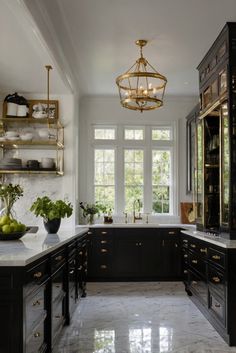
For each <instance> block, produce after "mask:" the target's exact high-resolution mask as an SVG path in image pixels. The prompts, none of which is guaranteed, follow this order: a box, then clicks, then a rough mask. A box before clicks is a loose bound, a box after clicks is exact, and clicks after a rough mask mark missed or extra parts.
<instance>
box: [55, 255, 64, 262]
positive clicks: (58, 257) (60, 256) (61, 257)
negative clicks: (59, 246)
mask: <svg viewBox="0 0 236 353" xmlns="http://www.w3.org/2000/svg"><path fill="white" fill-rule="evenodd" d="M62 259H63V256H62V255H59V256H57V257H55V260H56V261H61V260H62Z"/></svg>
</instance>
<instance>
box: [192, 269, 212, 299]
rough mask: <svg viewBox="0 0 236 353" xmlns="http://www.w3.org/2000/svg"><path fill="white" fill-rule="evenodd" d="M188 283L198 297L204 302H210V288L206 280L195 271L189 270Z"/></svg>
mask: <svg viewBox="0 0 236 353" xmlns="http://www.w3.org/2000/svg"><path fill="white" fill-rule="evenodd" d="M188 285H189V288H190V290H191V291H193V292H194V293H195V295H196V297H197V298H198V299H199V300H200V301H201V302H202V303H203V304H204V305H207V303H208V289H207V283H206V280H205V279H203V278H202V277H201V276H200V275H198V274H196V273H195V272H194V271H191V270H188Z"/></svg>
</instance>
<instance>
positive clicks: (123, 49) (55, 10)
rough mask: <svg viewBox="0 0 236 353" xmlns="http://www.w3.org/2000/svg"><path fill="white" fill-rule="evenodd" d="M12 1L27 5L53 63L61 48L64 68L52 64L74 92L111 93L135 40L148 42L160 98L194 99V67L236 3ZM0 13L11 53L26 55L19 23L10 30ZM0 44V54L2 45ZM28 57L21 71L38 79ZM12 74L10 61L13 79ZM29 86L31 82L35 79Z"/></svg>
mask: <svg viewBox="0 0 236 353" xmlns="http://www.w3.org/2000/svg"><path fill="white" fill-rule="evenodd" d="M2 1H4V0H0V2H2ZM5 1H6V2H7V0H5ZM11 1H13V2H14V1H15V2H17V0H10V2H11ZM18 1H21V2H24V3H25V4H26V5H27V7H28V9H29V10H30V12H31V14H32V16H33V17H34V20H35V22H36V23H37V25H38V27H39V29H40V30H41V32H42V33H43V36H44V39H45V40H46V42H47V43H48V45H49V47H50V48H51V50H52V52H54V57H55V58H56V59H57V58H58V59H59V55H55V50H57V52H59V51H58V48H59V47H60V54H61V57H63V58H64V63H65V62H66V63H67V64H68V67H65V65H64V67H62V66H63V65H62V64H63V62H62V61H61V62H60V63H59V66H60V67H61V72H62V73H63V74H65V75H67V77H69V76H70V75H71V80H74V82H75V84H76V85H77V86H78V88H79V91H80V94H81V95H114V94H116V95H117V88H116V84H115V78H116V76H118V75H119V74H121V73H123V72H124V71H126V70H127V69H128V68H129V67H130V66H131V65H132V64H133V63H134V61H135V60H136V59H137V57H138V49H137V47H136V46H135V44H134V41H135V40H136V39H139V38H144V39H148V40H149V41H150V42H149V44H148V46H147V47H146V48H144V54H145V56H146V57H147V59H148V60H149V62H150V63H151V64H152V65H153V66H154V67H155V68H156V69H158V71H159V72H160V73H162V74H163V75H165V76H167V78H168V84H167V91H166V93H167V94H169V95H178V96H179V95H184V96H186V95H187V96H188V95H197V93H198V74H197V70H196V66H197V65H198V64H199V62H200V61H201V59H202V58H203V56H204V54H205V53H206V51H207V50H208V49H209V47H210V45H211V44H212V43H213V41H214V40H215V39H216V37H217V35H218V34H219V32H220V30H221V29H222V28H223V26H224V24H225V22H227V21H232V22H234V21H236V1H235V0H225V1H222V0H50V1H49V0H40V1H39V0H18ZM0 14H1V16H0V26H1V27H2V26H3V24H2V21H3V22H4V26H7V27H8V32H9V33H10V35H11V37H14V36H16V37H17V38H18V39H17V40H18V47H17V48H16V49H15V53H17V57H18V55H19V53H20V52H21V51H22V50H23V51H26V50H27V48H26V45H25V43H24V42H22V41H21V40H20V32H21V29H20V25H21V23H18V27H19V28H18V29H17V28H16V29H15V30H14V31H13V30H12V28H11V27H12V23H7V21H6V20H5V19H4V17H5V16H4V14H2V4H1V12H0ZM40 17H41V20H40ZM15 21H16V22H17V16H15ZM46 24H47V25H48V28H49V30H48V32H46V31H45V27H46ZM1 27H0V30H1ZM13 27H14V26H13ZM14 28H15V27H14ZM24 38H25V37H24ZM55 43H56V44H57V47H56V46H55ZM28 44H29V43H28ZM8 46H10V43H9V42H8ZM53 46H54V47H55V48H54V47H53ZM0 47H1V52H2V40H1V42H0ZM54 49H55V50H54ZM6 50H7V43H5V49H4V51H6ZM31 50H32V51H33V50H34V48H32V49H31ZM11 54H12V55H13V54H14V50H11ZM30 54H31V53H29V59H28V63H27V65H25V68H24V70H25V75H27V70H30V75H32V76H31V77H35V75H37V80H39V79H41V80H42V77H43V75H42V72H41V73H40V75H39V74H38V67H37V68H36V67H35V63H34V62H33V61H32V60H31V55H30ZM62 54H63V55H62ZM1 55H2V54H1ZM15 61H17V60H15ZM4 65H5V64H4ZM11 65H12V64H11ZM11 65H10V63H9V64H8V65H7V67H5V71H6V72H5V73H4V70H3V69H2V66H3V65H2V61H0V82H1V81H2V79H1V77H2V76H3V77H4V80H3V82H5V84H6V82H7V77H8V76H7V71H9V68H10V66H11ZM27 67H28V69H27ZM68 68H70V70H68ZM19 69H20V68H19V65H18V64H17V63H16V64H15V67H13V70H14V75H17V72H18V71H19ZM69 71H70V72H69ZM28 72H29V71H28ZM12 77H13V73H12ZM33 81H34V84H36V82H35V79H34V80H33ZM11 82H12V78H11ZM32 85H33V82H32ZM32 88H34V87H32Z"/></svg>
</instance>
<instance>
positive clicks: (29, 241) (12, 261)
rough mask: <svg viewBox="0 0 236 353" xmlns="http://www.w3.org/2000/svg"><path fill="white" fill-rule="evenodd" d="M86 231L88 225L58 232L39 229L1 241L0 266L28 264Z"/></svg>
mask: <svg viewBox="0 0 236 353" xmlns="http://www.w3.org/2000/svg"><path fill="white" fill-rule="evenodd" d="M86 231H88V227H86V226H83V227H80V228H75V229H69V230H64V231H59V232H58V234H46V233H45V231H44V232H43V231H39V232H38V233H26V234H25V235H24V236H23V237H22V238H21V239H19V240H9V241H5V240H4V241H0V266H25V265H28V264H29V263H31V262H33V261H35V260H37V259H39V258H40V257H42V256H44V255H46V254H47V253H50V252H51V251H54V250H56V249H57V248H59V247H60V246H62V245H63V244H66V243H68V242H69V241H71V240H73V238H75V237H77V236H78V235H82V234H84V233H85V232H86Z"/></svg>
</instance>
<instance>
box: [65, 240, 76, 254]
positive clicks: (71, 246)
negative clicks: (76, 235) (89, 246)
mask: <svg viewBox="0 0 236 353" xmlns="http://www.w3.org/2000/svg"><path fill="white" fill-rule="evenodd" d="M76 245H77V243H76V241H74V242H73V243H70V244H69V245H68V247H67V252H68V258H70V257H72V256H73V254H74V253H75V252H76Z"/></svg>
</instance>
